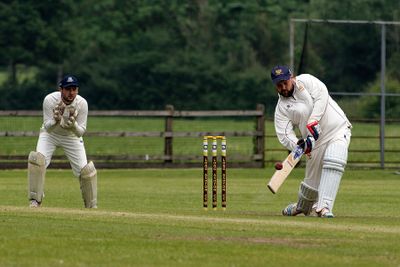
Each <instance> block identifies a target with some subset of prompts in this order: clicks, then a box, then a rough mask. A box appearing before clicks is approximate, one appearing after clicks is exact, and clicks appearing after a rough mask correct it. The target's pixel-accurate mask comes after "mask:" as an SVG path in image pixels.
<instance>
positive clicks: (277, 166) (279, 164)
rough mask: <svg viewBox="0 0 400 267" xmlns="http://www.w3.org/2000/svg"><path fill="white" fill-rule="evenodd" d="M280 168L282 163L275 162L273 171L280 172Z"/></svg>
mask: <svg viewBox="0 0 400 267" xmlns="http://www.w3.org/2000/svg"><path fill="white" fill-rule="evenodd" d="M282 168H283V165H282V162H277V163H275V169H276V170H278V171H279V170H282Z"/></svg>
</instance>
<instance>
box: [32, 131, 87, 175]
mask: <svg viewBox="0 0 400 267" xmlns="http://www.w3.org/2000/svg"><path fill="white" fill-rule="evenodd" d="M57 147H61V148H62V149H63V150H64V153H65V155H66V156H67V158H68V160H69V163H70V165H71V168H72V172H73V173H74V175H75V176H76V177H79V176H80V175H81V170H82V168H83V167H85V166H86V164H87V158H86V151H85V146H84V143H83V138H82V137H77V136H64V135H59V134H56V133H48V132H46V131H43V130H42V131H41V132H40V134H39V139H38V143H37V146H36V151H37V152H40V153H41V154H43V155H44V157H45V159H46V168H47V167H48V166H49V164H50V162H51V157H52V156H53V153H54V151H55V150H56V148H57Z"/></svg>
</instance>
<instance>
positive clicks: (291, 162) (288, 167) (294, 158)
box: [268, 146, 304, 194]
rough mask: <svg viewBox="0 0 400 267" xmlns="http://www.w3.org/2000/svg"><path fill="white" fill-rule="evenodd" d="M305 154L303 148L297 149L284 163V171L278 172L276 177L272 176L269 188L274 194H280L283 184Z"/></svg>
mask: <svg viewBox="0 0 400 267" xmlns="http://www.w3.org/2000/svg"><path fill="white" fill-rule="evenodd" d="M303 154H304V151H303V149H302V148H301V147H299V146H298V147H296V149H295V150H293V151H292V152H291V153H290V154H289V155H288V156H287V158H286V159H285V160H284V161H283V162H282V169H281V170H276V171H275V173H274V175H272V177H271V179H270V180H269V183H268V188H269V190H271V192H272V193H274V194H275V193H276V192H278V189H279V187H281V185H282V184H283V182H284V181H285V180H286V178H287V177H288V176H289V174H290V173H291V172H292V170H293V168H294V167H295V166H296V164H297V163H298V162H299V161H300V159H301V156H302V155H303Z"/></svg>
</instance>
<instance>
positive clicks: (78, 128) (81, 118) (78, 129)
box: [73, 99, 88, 137]
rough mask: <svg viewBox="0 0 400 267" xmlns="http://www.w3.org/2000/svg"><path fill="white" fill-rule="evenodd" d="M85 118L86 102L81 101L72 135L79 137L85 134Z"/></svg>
mask: <svg viewBox="0 0 400 267" xmlns="http://www.w3.org/2000/svg"><path fill="white" fill-rule="evenodd" d="M87 116H88V104H87V102H86V100H84V99H83V100H82V101H81V102H80V103H79V109H78V116H77V117H76V121H75V127H74V128H73V131H74V133H75V134H76V135H77V136H78V137H81V136H83V135H84V134H85V132H86V124H87Z"/></svg>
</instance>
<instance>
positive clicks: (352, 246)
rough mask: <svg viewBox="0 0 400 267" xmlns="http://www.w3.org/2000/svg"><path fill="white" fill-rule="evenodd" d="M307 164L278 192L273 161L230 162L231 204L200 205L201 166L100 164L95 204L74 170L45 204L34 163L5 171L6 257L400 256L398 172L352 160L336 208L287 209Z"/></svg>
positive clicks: (235, 259) (91, 262)
mask: <svg viewBox="0 0 400 267" xmlns="http://www.w3.org/2000/svg"><path fill="white" fill-rule="evenodd" d="M303 171H304V170H303V169H300V168H298V169H295V170H294V173H293V175H292V176H291V177H290V178H289V179H288V180H287V181H286V183H285V184H284V185H283V187H282V188H281V191H279V192H278V194H276V195H272V194H271V193H270V192H269V191H268V190H267V189H266V186H265V185H266V182H267V178H266V177H269V176H270V175H271V174H272V172H273V170H272V169H270V168H267V169H228V208H227V210H226V211H225V212H224V211H221V210H218V211H207V212H205V211H203V210H202V208H201V206H202V189H201V186H202V181H201V180H202V179H201V170H200V169H179V170H174V169H167V170H165V169H159V170H158V169H146V170H99V195H98V200H99V208H98V209H97V210H86V209H83V208H82V206H83V204H82V200H81V196H80V190H79V183H78V181H77V180H76V179H75V178H73V176H72V173H71V171H70V170H49V171H48V173H47V177H46V197H45V199H44V202H43V205H44V206H43V207H42V208H40V209H29V208H28V207H27V206H28V201H27V199H26V194H27V193H26V190H27V189H26V188H27V183H26V182H27V181H26V170H8V171H0V192H1V205H0V220H1V221H0V225H1V227H0V240H1V242H0V266H31V267H33V266H40V267H45V266H335V267H337V266H400V241H399V240H400V224H399V221H400V212H399V188H400V176H399V175H395V174H394V173H393V171H383V170H365V171H364V170H348V171H346V173H345V175H344V177H343V181H342V186H341V188H340V191H339V194H338V198H337V201H336V205H335V210H334V213H335V215H336V218H333V219H321V218H316V217H304V216H301V217H283V216H281V215H280V211H281V209H282V208H283V207H284V206H285V205H286V204H288V203H289V202H291V201H294V200H295V199H296V195H297V188H298V185H299V182H300V180H301V177H302V174H303Z"/></svg>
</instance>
